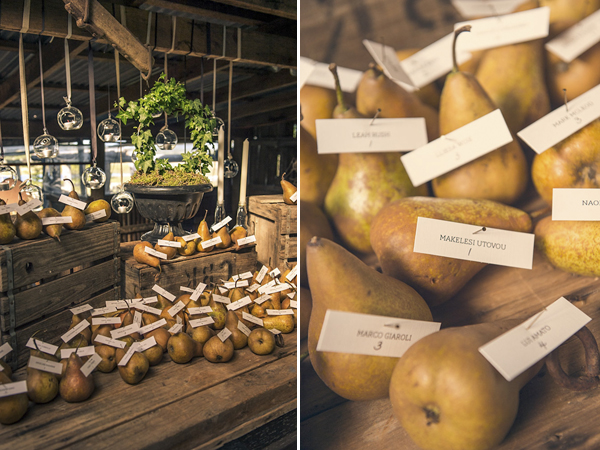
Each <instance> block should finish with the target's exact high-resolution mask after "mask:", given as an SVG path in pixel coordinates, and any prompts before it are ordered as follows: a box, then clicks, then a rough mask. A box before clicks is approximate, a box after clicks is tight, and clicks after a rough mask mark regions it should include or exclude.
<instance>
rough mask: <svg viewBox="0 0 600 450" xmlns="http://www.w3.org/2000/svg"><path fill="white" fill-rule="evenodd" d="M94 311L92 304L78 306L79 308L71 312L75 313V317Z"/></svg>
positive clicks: (72, 309)
mask: <svg viewBox="0 0 600 450" xmlns="http://www.w3.org/2000/svg"><path fill="white" fill-rule="evenodd" d="M92 309H94V307H93V306H92V305H90V304H87V305H81V306H78V307H77V308H71V309H70V311H71V312H72V313H73V315H77V314H81V313H83V312H86V311H91V310H92Z"/></svg>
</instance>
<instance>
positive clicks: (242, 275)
mask: <svg viewBox="0 0 600 450" xmlns="http://www.w3.org/2000/svg"><path fill="white" fill-rule="evenodd" d="M231 278H232V279H233V281H237V280H249V279H250V278H252V272H244V273H240V274H239V275H234V276H233V277H231Z"/></svg>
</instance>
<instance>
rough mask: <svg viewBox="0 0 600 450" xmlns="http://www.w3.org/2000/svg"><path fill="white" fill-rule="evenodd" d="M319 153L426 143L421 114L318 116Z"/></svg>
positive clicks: (389, 149) (404, 148)
mask: <svg viewBox="0 0 600 450" xmlns="http://www.w3.org/2000/svg"><path fill="white" fill-rule="evenodd" d="M316 125H317V145H318V147H317V148H318V151H319V154H320V155H323V154H330V153H380V152H399V151H408V150H414V149H415V148H418V147H422V146H423V145H425V144H427V129H426V128H425V119H424V118H422V117H413V118H404V119H381V118H377V119H374V120H373V119H345V120H337V119H319V120H317V121H316Z"/></svg>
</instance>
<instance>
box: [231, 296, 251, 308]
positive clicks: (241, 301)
mask: <svg viewBox="0 0 600 450" xmlns="http://www.w3.org/2000/svg"><path fill="white" fill-rule="evenodd" d="M251 303H252V300H251V299H250V297H248V296H245V297H243V298H241V299H239V300H238V301H237V302H233V303H230V304H229V305H227V309H228V310H229V311H235V310H236V309H240V308H242V307H243V306H246V305H250V304H251Z"/></svg>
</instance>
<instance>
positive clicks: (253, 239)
mask: <svg viewBox="0 0 600 450" xmlns="http://www.w3.org/2000/svg"><path fill="white" fill-rule="evenodd" d="M294 193H295V192H294ZM252 242H256V236H254V235H252V236H247V237H245V238H241V239H238V240H237V245H239V246H240V247H241V246H242V245H247V244H251V243H252Z"/></svg>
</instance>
